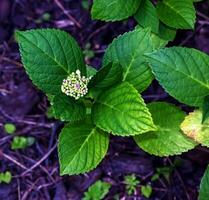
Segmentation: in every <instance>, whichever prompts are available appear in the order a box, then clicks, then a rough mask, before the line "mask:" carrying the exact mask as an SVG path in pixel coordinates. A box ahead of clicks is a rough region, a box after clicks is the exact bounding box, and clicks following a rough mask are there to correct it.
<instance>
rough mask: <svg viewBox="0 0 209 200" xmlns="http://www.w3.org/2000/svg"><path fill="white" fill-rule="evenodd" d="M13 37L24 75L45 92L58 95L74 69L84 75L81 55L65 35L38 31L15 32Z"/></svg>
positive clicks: (47, 30)
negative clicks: (17, 47)
mask: <svg viewBox="0 0 209 200" xmlns="http://www.w3.org/2000/svg"><path fill="white" fill-rule="evenodd" d="M16 37H17V40H18V43H19V46H20V52H21V56H22V61H23V64H24V67H25V69H26V71H27V73H28V74H29V76H30V78H31V80H32V81H33V82H34V84H35V85H37V86H38V87H39V88H40V89H41V90H43V91H44V92H46V93H48V94H53V95H56V94H59V93H61V84H62V81H63V79H64V78H66V77H67V75H68V74H70V73H72V72H75V71H76V70H77V69H79V70H80V71H81V74H82V75H86V66H85V64H84V58H83V54H82V51H81V49H80V48H79V46H78V44H77V43H76V41H75V40H74V39H73V38H72V37H71V36H70V35H68V34H67V33H66V32H64V31H60V30H56V29H37V30H30V31H18V32H16Z"/></svg>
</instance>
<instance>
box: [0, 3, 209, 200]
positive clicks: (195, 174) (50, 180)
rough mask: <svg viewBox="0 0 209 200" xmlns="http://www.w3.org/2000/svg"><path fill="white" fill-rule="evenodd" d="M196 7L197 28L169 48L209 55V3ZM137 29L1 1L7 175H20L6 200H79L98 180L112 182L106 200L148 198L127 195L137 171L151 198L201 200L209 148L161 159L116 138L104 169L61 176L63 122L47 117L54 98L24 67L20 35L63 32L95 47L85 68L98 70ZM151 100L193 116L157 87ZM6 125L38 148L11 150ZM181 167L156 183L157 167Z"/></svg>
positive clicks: (0, 133)
mask: <svg viewBox="0 0 209 200" xmlns="http://www.w3.org/2000/svg"><path fill="white" fill-rule="evenodd" d="M60 5H61V6H63V7H61V6H60ZM196 7H197V10H198V14H197V18H198V19H197V23H196V28H195V30H193V31H179V32H178V34H177V38H176V39H175V41H174V42H172V43H170V44H169V45H170V46H173V45H181V46H188V47H193V48H197V49H200V50H202V51H205V52H206V53H209V5H208V3H207V1H204V2H202V3H198V4H197V6H196ZM62 8H63V9H64V10H62ZM44 13H50V16H51V18H50V19H49V21H44V20H40V19H41V17H42V16H43V14H44ZM134 26H135V21H134V20H133V19H130V20H129V21H125V22H116V23H103V22H100V21H92V20H91V19H90V15H89V11H88V10H85V9H84V8H83V7H82V4H81V1H80V0H62V1H61V0H59V1H58V0H36V1H34V0H0V172H2V171H5V170H10V171H11V172H12V175H13V179H12V182H11V183H10V184H0V200H77V199H81V198H82V196H83V193H84V191H86V189H87V188H88V187H89V186H90V185H91V184H92V183H94V182H95V181H96V180H99V179H100V180H104V181H107V182H109V183H111V184H112V187H111V190H110V192H109V194H108V195H107V197H106V198H105V199H109V200H112V199H114V196H115V195H116V194H119V197H120V199H123V200H126V199H127V200H128V199H133V200H141V199H145V198H144V197H142V195H141V194H140V186H139V187H138V189H137V194H135V195H134V196H132V197H128V196H127V194H126V191H125V185H124V181H123V180H124V176H125V175H127V174H133V173H134V174H136V176H137V177H138V179H140V180H141V183H142V184H147V183H149V184H151V185H152V187H153V194H152V196H151V198H150V199H153V200H160V199H164V200H197V195H198V188H199V183H200V179H201V177H202V175H203V172H204V170H205V168H206V165H207V164H208V163H209V150H207V149H206V148H202V147H197V148H196V149H195V150H192V151H190V152H188V153H185V154H183V155H182V156H175V157H169V158H157V157H154V156H151V155H148V154H146V153H144V152H143V151H141V150H140V149H139V148H138V147H137V146H136V144H135V143H134V141H133V140H132V139H128V138H120V137H112V138H111V144H110V147H109V151H108V154H107V156H106V157H105V159H104V161H103V162H102V163H101V164H100V165H99V167H98V168H97V169H95V170H94V171H92V172H90V173H88V174H85V175H80V176H63V177H61V176H59V165H58V157H57V149H56V142H57V136H58V134H59V131H60V129H61V128H62V126H63V124H62V123H61V122H58V121H55V120H52V119H48V118H47V116H46V111H47V107H48V101H47V98H46V96H45V95H44V94H43V93H42V92H40V91H39V90H37V89H36V88H35V87H34V86H33V84H32V82H31V81H30V80H29V79H28V76H27V75H26V73H25V71H24V69H23V67H22V65H21V63H20V55H19V52H18V46H17V44H16V43H15V40H14V31H15V30H17V29H20V30H26V29H31V28H40V27H44V28H45V27H55V28H61V29H64V30H66V31H67V32H69V33H70V34H71V35H73V36H74V37H75V38H76V39H77V40H78V42H79V44H80V45H81V46H82V47H83V48H84V47H85V46H86V44H87V43H90V44H91V48H92V50H93V51H94V52H95V57H94V58H93V59H88V58H87V59H86V62H87V63H88V64H90V65H92V66H94V67H96V68H99V66H100V64H101V58H102V56H103V52H104V50H105V48H106V47H107V45H108V44H109V43H111V41H112V40H113V38H115V37H117V36H118V35H119V34H121V33H124V32H126V31H129V30H132V29H133V28H134ZM144 98H145V100H146V101H147V102H151V101H158V100H159V101H160V100H163V101H169V102H174V103H176V104H177V105H179V106H181V107H182V108H183V109H185V110H188V108H187V107H185V106H184V105H181V104H179V103H178V102H176V101H174V100H173V99H172V98H170V97H169V96H168V95H167V94H166V93H165V92H164V91H163V89H162V88H161V87H160V86H159V85H158V84H157V82H155V81H154V82H153V84H152V86H151V87H150V88H149V89H148V90H147V91H146V92H145V93H144ZM6 122H12V123H14V124H15V125H16V127H17V131H16V135H23V136H33V137H35V138H36V142H35V144H34V145H33V146H31V147H29V148H26V149H25V150H16V151H12V150H11V148H10V144H11V139H12V136H10V135H8V134H6V133H5V132H4V130H3V124H5V123H6ZM175 163H179V164H178V165H176V164H175ZM174 164H175V167H174V170H173V171H172V173H171V174H170V178H169V180H167V179H165V178H164V177H163V176H161V177H160V179H159V180H158V181H155V182H152V183H151V180H150V179H151V177H152V175H153V174H154V173H155V172H156V168H158V167H165V166H168V167H172V166H173V165H174Z"/></svg>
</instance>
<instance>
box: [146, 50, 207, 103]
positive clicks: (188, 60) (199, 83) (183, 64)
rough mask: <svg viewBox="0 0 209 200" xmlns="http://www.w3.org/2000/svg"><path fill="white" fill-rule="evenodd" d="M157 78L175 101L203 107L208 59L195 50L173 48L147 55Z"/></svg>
mask: <svg viewBox="0 0 209 200" xmlns="http://www.w3.org/2000/svg"><path fill="white" fill-rule="evenodd" d="M147 57H148V62H149V63H150V64H151V67H152V70H153V72H154V75H155V77H156V79H157V80H158V81H159V83H160V84H161V85H162V86H163V88H164V89H165V90H166V91H167V92H168V93H169V94H170V95H171V96H173V97H174V98H176V99H177V100H179V101H180V102H182V103H185V104H188V105H191V106H202V103H203V99H204V97H205V96H207V95H209V82H208V80H209V56H208V55H206V54H205V53H202V52H200V51H198V50H195V49H189V48H182V47H172V48H164V49H160V50H158V51H156V52H154V53H152V54H149V55H147Z"/></svg>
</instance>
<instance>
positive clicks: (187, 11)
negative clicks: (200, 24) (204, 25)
mask: <svg viewBox="0 0 209 200" xmlns="http://www.w3.org/2000/svg"><path fill="white" fill-rule="evenodd" d="M157 12H158V16H159V18H160V20H161V21H162V22H163V23H165V24H166V25H168V26H170V27H173V28H177V29H178V28H180V29H188V28H189V29H190V28H194V23H195V8H194V6H193V2H192V1H191V0H178V1H177V0H162V1H159V3H158V4H157Z"/></svg>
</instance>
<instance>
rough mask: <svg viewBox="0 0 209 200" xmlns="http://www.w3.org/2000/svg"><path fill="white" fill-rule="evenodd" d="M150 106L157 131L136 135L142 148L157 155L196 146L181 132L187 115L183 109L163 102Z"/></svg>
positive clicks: (136, 139) (164, 154) (180, 151)
mask: <svg viewBox="0 0 209 200" xmlns="http://www.w3.org/2000/svg"><path fill="white" fill-rule="evenodd" d="M148 108H149V110H150V112H151V114H152V117H153V120H154V123H155V124H156V126H157V131H156V132H150V133H147V134H142V135H139V136H135V137H134V139H135V141H136V143H137V145H138V146H139V147H140V148H142V149H143V150H144V151H146V152H148V153H149V154H153V155H156V156H171V155H178V154H181V153H182V152H186V151H188V150H190V149H193V148H194V147H195V145H196V143H195V142H193V141H192V140H191V139H190V138H188V137H186V136H185V135H184V134H182V133H181V130H180V124H181V122H182V121H183V120H184V117H185V113H184V112H183V111H181V110H180V109H178V108H177V107H175V106H174V105H172V104H168V103H162V102H158V103H151V104H148Z"/></svg>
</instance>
